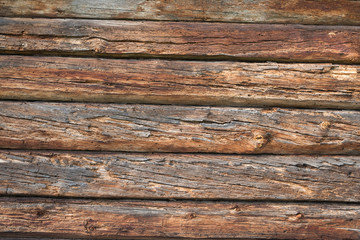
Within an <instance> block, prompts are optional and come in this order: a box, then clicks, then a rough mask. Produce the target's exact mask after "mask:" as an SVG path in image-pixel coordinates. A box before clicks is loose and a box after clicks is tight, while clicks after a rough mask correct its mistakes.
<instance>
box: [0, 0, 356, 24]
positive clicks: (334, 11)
mask: <svg viewBox="0 0 360 240" xmlns="http://www.w3.org/2000/svg"><path fill="white" fill-rule="evenodd" d="M0 16H9V17H14V16H18V17H51V18H95V19H96V18H100V19H138V20H139V19H148V20H176V21H181V20H185V21H225V22H226V21H227V22H249V23H301V24H339V25H359V24H360V3H359V1H351V0H338V1H333V0H322V1H308V0H288V1H282V0H251V1H248V0H228V1H213V0H201V1H199V0H182V1H177V0H167V1H161V0H160V1H159V0H147V1H145V0H121V1H118V0H106V1H104V0H92V1H85V0H58V1H56V2H54V1H48V0H0Z"/></svg>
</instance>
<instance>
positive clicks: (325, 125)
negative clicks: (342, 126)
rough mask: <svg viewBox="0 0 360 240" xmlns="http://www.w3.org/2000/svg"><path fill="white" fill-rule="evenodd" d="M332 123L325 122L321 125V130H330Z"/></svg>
mask: <svg viewBox="0 0 360 240" xmlns="http://www.w3.org/2000/svg"><path fill="white" fill-rule="evenodd" d="M330 125H331V123H330V122H329V121H323V122H322V123H320V128H321V129H322V130H327V129H329V128H330Z"/></svg>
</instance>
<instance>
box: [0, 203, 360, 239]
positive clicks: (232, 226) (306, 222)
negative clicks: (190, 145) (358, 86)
mask: <svg viewBox="0 0 360 240" xmlns="http://www.w3.org/2000/svg"><path fill="white" fill-rule="evenodd" d="M0 224H1V225H0V226H1V227H0V236H16V235H17V236H19V235H20V236H23V237H24V236H34V235H35V236H38V237H48V236H52V237H68V238H70V237H88V238H92V239H94V238H112V239H114V238H125V237H127V238H131V239H133V238H134V237H139V238H141V239H144V238H154V239H158V238H159V237H164V238H170V239H173V238H176V237H179V238H180V237H183V238H191V239H198V238H211V239H213V238H215V239H218V238H228V239H230V238H231V239H233V238H238V239H239V238H240V239H241V238H242V239H249V238H256V239H359V236H360V233H359V232H360V231H359V224H360V207H359V205H351V204H350V205H349V204H335V203H331V204H330V203H328V204H321V203H273V202H272V203H266V202H265V203H262V202H259V203H256V202H253V203H251V202H188V201H176V202H166V201H134V200H132V201H130V200H129V201H125V200H117V201H110V200H107V201H104V200H102V201H101V200H98V201H96V200H69V199H67V200H61V199H42V198H39V199H37V198H2V199H1V200H0Z"/></svg>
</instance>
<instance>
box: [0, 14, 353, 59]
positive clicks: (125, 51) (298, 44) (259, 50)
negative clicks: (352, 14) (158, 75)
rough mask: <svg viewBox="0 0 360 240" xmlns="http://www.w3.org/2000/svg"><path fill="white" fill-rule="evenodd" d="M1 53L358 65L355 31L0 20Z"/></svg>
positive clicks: (198, 24) (288, 26)
mask: <svg viewBox="0 0 360 240" xmlns="http://www.w3.org/2000/svg"><path fill="white" fill-rule="evenodd" d="M0 51H1V52H3V53H23V54H34V53H36V54H39V53H43V54H52V55H54V54H55V55H59V54H63V55H88V56H89V55H90V56H93V55H98V56H107V57H162V58H186V59H222V60H223V59H231V60H252V61H265V60H266V61H303V62H345V63H359V62H360V27H356V26H353V27H352V26H307V25H279V24H236V23H197V22H149V21H142V22H139V21H110V20H108V21H105V20H93V21H89V20H76V19H75V20H74V19H21V18H2V19H0Z"/></svg>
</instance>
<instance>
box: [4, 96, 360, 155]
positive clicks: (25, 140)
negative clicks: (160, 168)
mask: <svg viewBox="0 0 360 240" xmlns="http://www.w3.org/2000/svg"><path fill="white" fill-rule="evenodd" d="M359 126H360V112H359V111H350V110H348V111H345V110H340V111H336V110H301V109H281V108H272V109H261V108H230V107H194V106H170V105H126V104H123V105H122V104H120V105H118V104H93V103H92V104H83V103H47V102H20V101H18V102H11V101H3V102H0V147H1V148H13V149H59V150H60V149H62V150H103V151H105V150H110V151H136V152H212V153H271V154H359V153H360V132H359V130H360V127H359Z"/></svg>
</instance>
